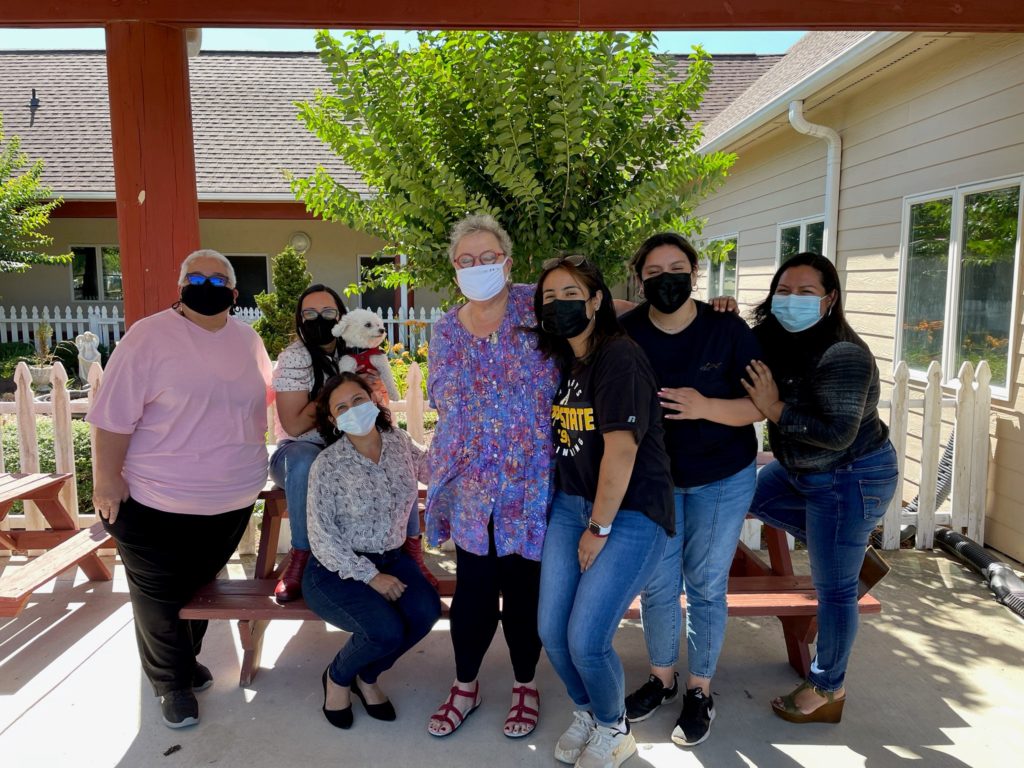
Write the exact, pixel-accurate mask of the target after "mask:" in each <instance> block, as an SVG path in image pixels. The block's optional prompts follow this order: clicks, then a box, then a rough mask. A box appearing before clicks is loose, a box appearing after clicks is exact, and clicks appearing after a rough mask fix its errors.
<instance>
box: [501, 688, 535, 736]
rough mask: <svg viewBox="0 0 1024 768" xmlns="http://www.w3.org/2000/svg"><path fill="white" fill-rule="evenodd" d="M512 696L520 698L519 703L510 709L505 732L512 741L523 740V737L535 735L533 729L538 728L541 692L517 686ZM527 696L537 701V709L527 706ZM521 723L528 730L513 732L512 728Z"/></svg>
mask: <svg viewBox="0 0 1024 768" xmlns="http://www.w3.org/2000/svg"><path fill="white" fill-rule="evenodd" d="M512 695H513V696H519V702H518V703H516V704H513V705H512V707H511V708H510V709H509V711H508V717H506V718H505V727H504V728H503V731H504V733H505V735H506V736H508V737H509V738H510V739H521V738H523V736H529V735H530V734H531V733H533V729H534V728H536V727H537V718H538V717H539V716H540V712H538V711H537V710H538V709H540V692H539V691H538V690H537V689H536V688H531V687H530V686H528V685H517V686H516V687H514V688H513V689H512ZM527 696H533V697H534V698H535V699H537V709H533V708H532V707H528V706H526V697H527ZM520 723H522V724H525V725H526V726H528V727H527V728H526V730H524V731H513V730H511V728H512V726H514V725H519V724H520Z"/></svg>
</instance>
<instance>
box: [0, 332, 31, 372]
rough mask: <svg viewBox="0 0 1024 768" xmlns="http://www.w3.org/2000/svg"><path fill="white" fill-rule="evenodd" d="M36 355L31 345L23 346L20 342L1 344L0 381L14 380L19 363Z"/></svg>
mask: <svg viewBox="0 0 1024 768" xmlns="http://www.w3.org/2000/svg"><path fill="white" fill-rule="evenodd" d="M35 353H36V351H35V349H34V348H33V347H32V345H31V344H23V343H21V342H20V341H9V342H7V343H5V344H0V379H13V378H14V369H15V368H16V367H17V366H18V363H19V362H21V360H22V359H24V358H26V357H31V356H32V355H34V354H35Z"/></svg>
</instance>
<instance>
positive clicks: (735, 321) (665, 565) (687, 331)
mask: <svg viewBox="0 0 1024 768" xmlns="http://www.w3.org/2000/svg"><path fill="white" fill-rule="evenodd" d="M631 266H632V268H633V270H634V272H635V274H636V277H637V279H638V280H640V281H642V284H643V292H644V297H645V298H646V301H645V302H644V303H643V304H641V305H640V306H639V307H637V308H636V309H634V310H633V311H632V312H629V313H628V314H627V315H625V316H624V317H622V318H621V322H622V325H623V327H624V328H625V330H626V333H628V334H629V336H630V338H632V339H633V341H635V342H636V343H637V344H638V345H639V346H640V348H641V349H642V350H643V351H644V352H645V353H646V354H647V357H648V359H649V360H650V361H651V366H652V368H653V369H654V375H655V376H656V377H657V380H658V384H659V385H660V386H661V388H662V389H661V390H660V395H661V398H662V400H663V401H664V402H663V405H664V407H665V447H666V449H667V451H668V455H669V460H670V461H671V464H672V479H673V484H674V485H675V528H676V535H675V536H673V537H672V538H671V539H670V540H669V542H668V544H667V545H666V547H665V556H664V558H663V559H662V561H661V562H660V563H659V564H658V567H657V569H656V570H655V572H654V575H653V576H652V577H651V580H650V581H649V582H648V583H647V584H646V585H645V586H644V589H643V592H642V593H641V609H642V612H641V615H642V616H643V625H644V639H645V640H646V642H647V653H648V656H649V658H650V664H651V670H650V678H649V679H648V681H647V682H646V683H644V684H643V685H642V686H640V688H639V689H638V690H636V691H634V692H633V693H631V694H630V695H629V696H627V697H626V717H628V718H629V719H630V720H631V721H632V722H638V721H640V720H645V719H646V718H648V717H650V716H651V715H652V714H654V712H655V711H656V710H657V709H658V708H659V707H660V706H661V705H662V704H664V703H668V702H671V701H673V700H674V699H675V698H676V696H677V695H678V693H679V683H678V675H677V674H676V671H675V665H676V662H677V660H678V658H679V634H680V628H681V626H682V611H681V609H680V606H679V593H680V586H681V585H683V584H685V587H686V625H685V628H686V646H687V668H688V675H687V677H686V680H685V682H686V684H685V696H684V700H683V706H682V708H681V712H680V714H679V718H678V719H677V720H676V726H675V728H674V730H673V731H672V741H674V742H675V743H676V744H679V745H680V746H687V747H688V746H694V745H696V744H699V743H701V742H702V741H704V740H705V739H706V738H707V737H708V735H709V734H710V728H711V721H712V719H713V718H714V716H715V712H714V704H713V702H712V698H711V678H712V677H714V674H715V669H716V666H717V663H718V656H719V653H720V652H721V648H722V643H723V641H724V639H725V627H726V618H727V606H726V589H727V587H728V583H729V569H730V567H731V566H732V560H733V555H734V554H735V552H736V542H737V541H738V540H739V536H740V529H741V527H742V525H743V519H744V517H746V514H747V508H748V507H749V506H750V499H751V498H752V497H753V495H754V483H755V482H756V479H757V470H756V468H755V465H754V458H755V456H756V455H757V440H756V439H755V437H754V428H753V427H752V426H751V424H752V423H753V422H755V421H760V420H761V418H762V416H761V413H760V411H758V410H757V408H756V407H755V406H754V404H753V403H752V402H751V401H750V398H748V397H747V393H746V391H745V390H744V389H743V386H742V384H741V380H742V378H743V376H744V372H745V369H746V366H747V365H748V364H749V363H750V361H751V360H755V359H758V358H760V357H761V352H760V346H759V345H758V343H757V340H756V339H755V338H754V334H753V332H752V331H751V330H750V328H748V327H747V324H746V323H745V322H743V320H742V319H741V318H740V317H738V316H737V315H735V314H733V313H732V312H716V311H715V310H714V309H712V307H711V306H709V305H708V304H705V303H703V302H699V301H696V300H695V299H694V298H693V297H692V296H691V290H692V283H693V280H694V278H695V277H696V273H697V251H696V250H695V249H694V247H693V246H692V245H691V244H690V243H689V242H688V241H687V240H686V238H684V237H682V236H681V235H678V234H675V233H673V232H664V233H660V234H656V235H653V236H651V237H649V238H648V239H647V240H646V241H645V242H644V243H643V245H641V246H640V248H639V249H637V252H636V255H635V256H634V257H633V261H632V265H631Z"/></svg>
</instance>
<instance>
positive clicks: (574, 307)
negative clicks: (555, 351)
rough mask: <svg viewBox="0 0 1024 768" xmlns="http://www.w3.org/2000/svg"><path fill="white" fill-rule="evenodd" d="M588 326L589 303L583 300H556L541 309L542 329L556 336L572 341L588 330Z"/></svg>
mask: <svg viewBox="0 0 1024 768" xmlns="http://www.w3.org/2000/svg"><path fill="white" fill-rule="evenodd" d="M588 325H590V318H589V317H587V302H585V301H583V300H582V299H555V300H554V301H550V302H548V303H547V304H545V305H544V306H543V307H541V310H540V327H541V329H542V330H544V331H547V332H548V333H551V334H554V335H555V336H561V337H562V338H563V339H571V338H573V337H574V336H579V335H580V334H581V333H583V332H584V331H585V330H587V326H588Z"/></svg>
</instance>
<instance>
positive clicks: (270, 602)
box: [180, 483, 881, 686]
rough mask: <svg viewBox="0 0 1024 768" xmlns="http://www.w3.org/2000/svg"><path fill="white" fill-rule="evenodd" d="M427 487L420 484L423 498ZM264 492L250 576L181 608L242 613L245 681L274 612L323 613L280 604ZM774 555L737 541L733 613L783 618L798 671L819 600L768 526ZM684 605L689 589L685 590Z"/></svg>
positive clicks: (272, 524) (206, 613) (190, 613)
mask: <svg viewBox="0 0 1024 768" xmlns="http://www.w3.org/2000/svg"><path fill="white" fill-rule="evenodd" d="M422 496H423V489H422V488H421V501H422ZM260 498H262V499H263V500H264V512H263V528H262V531H261V534H260V543H259V548H258V550H257V556H256V566H255V569H254V572H253V578H251V579H216V580H214V581H212V582H210V583H209V584H207V585H206V586H204V587H202V588H201V589H200V590H199V592H197V593H196V595H195V597H194V598H193V599H192V601H191V602H190V603H189V604H188V605H187V606H185V608H183V609H182V610H181V613H180V615H181V617H182V618H188V619H236V620H237V621H238V634H239V639H240V640H241V644H242V649H243V655H242V665H241V670H240V673H239V685H241V686H246V685H249V684H251V683H252V681H253V679H254V678H255V676H256V673H257V672H258V670H259V666H260V655H261V651H262V645H263V635H264V633H265V632H266V629H267V625H268V624H269V622H270V621H271V620H273V619H293V620H313V621H319V620H320V617H318V616H317V615H316V614H315V613H314V612H313V611H312V610H310V608H309V607H308V606H307V605H306V603H305V602H304V601H303V600H302V599H299V600H296V601H295V602H291V603H286V604H285V605H279V604H278V603H277V602H276V601H275V600H274V586H275V585H276V583H277V579H278V578H279V577H280V574H281V572H282V571H283V570H284V568H285V567H286V565H287V557H285V558H284V559H283V560H282V562H281V563H280V564H277V549H278V542H279V539H280V535H281V521H282V520H283V519H284V518H286V517H287V516H288V510H287V507H286V504H285V498H284V490H283V489H281V488H278V487H276V486H274V485H273V484H272V483H268V484H267V486H266V487H265V488H264V490H263V492H262V493H261V494H260ZM764 535H765V538H766V540H767V544H768V562H765V561H764V559H763V558H762V557H761V556H760V555H759V554H758V553H756V552H754V551H753V550H751V549H750V548H749V547H747V546H746V545H745V544H743V543H742V542H741V543H739V545H738V546H737V549H736V556H735V558H734V560H733V564H732V569H731V571H730V578H729V593H728V598H727V599H728V610H729V615H730V616H776V617H778V619H779V621H780V622H781V624H782V634H783V638H784V641H785V644H786V652H787V655H788V658H789V663H790V665H791V666H792V667H793V669H795V670H796V671H797V672H798V673H800V674H801V675H803V676H806V675H807V673H808V672H809V671H810V664H811V653H810V644H811V643H813V642H814V639H815V637H816V635H817V618H816V616H817V610H818V600H817V595H816V594H815V591H814V586H813V585H812V584H811V578H810V577H809V576H797V575H796V574H795V573H794V571H793V561H792V557H791V555H790V550H789V546H788V543H787V541H786V534H785V532H784V531H781V530H779V529H777V528H772V527H770V526H765V530H764ZM439 581H440V589H439V591H440V593H441V601H442V610H443V611H444V612H447V610H448V608H449V607H450V605H451V596H452V594H454V591H455V577H453V576H442V577H440V578H439ZM680 599H681V601H682V603H683V607H684V609H685V597H681V598H680ZM859 609H860V612H861V613H879V612H880V611H881V604H880V603H879V602H878V600H877V599H876V598H875V597H873V596H871V595H865V596H864V597H863V598H861V600H860V603H859ZM625 618H631V619H639V618H640V600H639V598H637V599H636V600H634V601H633V603H632V605H630V607H629V609H628V610H627V612H626V616H625Z"/></svg>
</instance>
